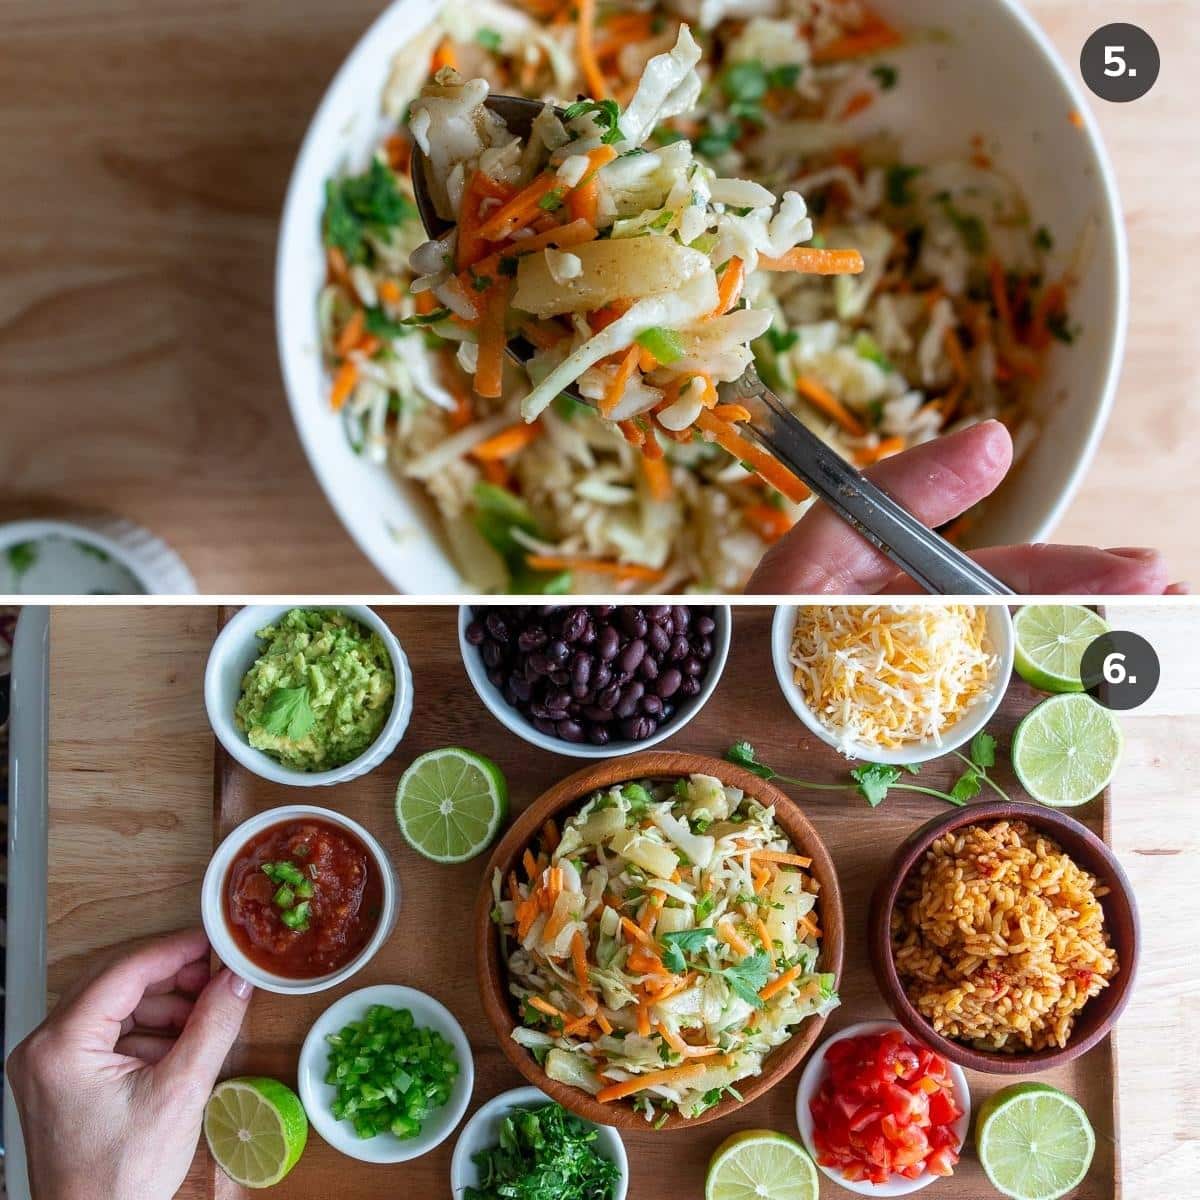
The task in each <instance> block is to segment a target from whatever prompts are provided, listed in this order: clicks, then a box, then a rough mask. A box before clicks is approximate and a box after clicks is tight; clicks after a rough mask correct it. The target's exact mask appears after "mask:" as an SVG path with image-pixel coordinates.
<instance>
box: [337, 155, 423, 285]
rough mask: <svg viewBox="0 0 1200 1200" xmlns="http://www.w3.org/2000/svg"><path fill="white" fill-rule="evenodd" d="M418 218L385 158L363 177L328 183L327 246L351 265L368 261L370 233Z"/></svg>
mask: <svg viewBox="0 0 1200 1200" xmlns="http://www.w3.org/2000/svg"><path fill="white" fill-rule="evenodd" d="M416 215H417V208H416V205H415V204H413V202H412V201H411V200H410V199H409V198H408V197H407V196H406V195H404V193H403V192H401V191H400V188H399V185H398V184H397V182H396V176H395V174H394V172H393V171H392V169H391V168H390V167H389V166H388V165H387V164H386V163H385V162H384V161H383V160H382V159H379V158H373V159H372V160H371V165H370V166H369V167H368V168H367V170H366V171H364V172H363V174H361V175H350V176H347V177H346V178H344V179H330V180H327V181H326V183H325V219H324V235H325V244H326V245H327V246H333V247H336V248H337V249H339V250H341V251H342V253H343V254H345V256H346V260H347V261H348V262H351V263H361V262H366V261H367V257H368V249H369V248H368V245H367V236H366V235H367V232H368V230H370V229H383V230H386V229H387V228H389V227H390V226H395V225H403V224H404V223H405V222H406V221H408V220H410V219H412V218H413V217H415V216H416Z"/></svg>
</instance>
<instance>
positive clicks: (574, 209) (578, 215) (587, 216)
mask: <svg viewBox="0 0 1200 1200" xmlns="http://www.w3.org/2000/svg"><path fill="white" fill-rule="evenodd" d="M599 204H600V184H599V183H598V181H597V180H596V177H595V175H593V176H592V177H591V178H590V179H585V180H584V181H583V182H582V183H581V184H580V185H579V186H578V187H575V188H572V189H571V190H570V191H569V192H568V193H567V212H568V213H570V215H571V218H572V219H573V220H576V221H587V223H588V224H589V225H595V224H596V216H597V213H598V209H599Z"/></svg>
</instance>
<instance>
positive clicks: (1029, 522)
mask: <svg viewBox="0 0 1200 1200" xmlns="http://www.w3.org/2000/svg"><path fill="white" fill-rule="evenodd" d="M875 6H876V8H877V9H878V10H879V11H880V13H881V14H882V15H883V16H884V17H886V18H888V19H890V20H892V21H893V22H894V23H896V24H899V25H900V26H901V27H902V28H904V29H907V30H936V31H937V33H938V36H937V37H929V36H922V37H919V38H914V39H913V44H911V45H906V46H904V47H901V48H898V49H897V50H895V51H894V52H889V55H888V58H889V61H894V62H895V63H896V64H897V65H898V66H899V67H900V70H901V71H902V73H903V76H904V79H905V81H906V86H904V87H902V88H896V89H894V90H892V91H891V92H888V93H887V94H885V95H884V96H883V97H882V98H881V101H880V102H879V103H878V104H877V105H875V106H874V107H873V108H872V109H871V110H870V111H869V112H868V113H866V114H863V115H862V116H861V117H858V118H855V120H856V121H860V122H861V123H862V127H863V132H864V134H865V133H867V132H869V131H870V130H871V129H872V128H874V127H875V126H877V125H883V126H885V127H887V128H889V129H892V130H895V131H896V132H898V133H899V135H900V140H901V143H902V146H903V148H904V151H905V154H906V156H907V157H908V159H909V160H910V161H927V160H929V159H930V158H932V157H934V156H936V155H938V154H941V153H945V152H946V151H948V150H951V149H953V150H955V151H956V152H958V151H961V148H962V147H963V146H965V145H966V144H967V143H968V141H969V139H970V138H971V136H972V135H973V134H976V133H980V132H982V133H983V134H984V135H985V136H986V137H987V140H988V148H989V151H990V152H992V153H993V154H994V155H995V157H996V158H997V160H998V161H1001V162H1003V164H1004V165H1005V167H1006V169H1008V170H1009V172H1010V173H1011V174H1012V175H1013V177H1014V178H1015V179H1016V180H1017V181H1018V183H1019V184H1020V185H1021V189H1022V191H1023V192H1024V194H1025V195H1026V196H1028V197H1029V198H1030V200H1031V203H1032V205H1033V208H1034V210H1035V212H1036V213H1037V216H1038V220H1039V221H1044V222H1045V223H1046V224H1047V225H1049V226H1050V227H1051V228H1052V229H1053V230H1054V232H1055V237H1056V244H1057V246H1058V247H1059V248H1060V249H1059V250H1056V252H1055V255H1056V257H1055V260H1054V261H1053V262H1052V268H1053V269H1054V270H1056V271H1057V270H1061V269H1063V268H1065V266H1066V265H1067V263H1068V261H1070V260H1072V259H1073V258H1074V257H1076V256H1079V257H1081V258H1082V260H1083V261H1082V264H1081V266H1080V268H1079V272H1078V282H1077V284H1076V286H1075V287H1074V288H1073V290H1072V293H1071V313H1072V317H1073V319H1074V320H1075V321H1076V322H1078V324H1079V325H1080V330H1081V331H1080V334H1079V336H1078V339H1077V340H1076V342H1075V344H1074V345H1073V346H1070V347H1066V346H1055V347H1054V348H1053V349H1052V351H1051V352H1050V356H1049V361H1048V364H1047V370H1046V372H1045V375H1044V377H1043V380H1042V382H1041V385H1040V390H1039V393H1038V398H1037V400H1036V402H1035V403H1036V404H1037V407H1038V408H1039V411H1040V412H1042V413H1044V414H1045V421H1044V424H1043V426H1042V430H1041V435H1040V437H1039V438H1038V439H1037V441H1036V443H1035V445H1034V446H1033V447H1032V449H1031V450H1030V452H1029V453H1028V455H1027V456H1026V457H1025V459H1024V460H1023V461H1022V463H1021V464H1020V466H1019V468H1018V469H1017V470H1015V471H1014V472H1013V473H1012V475H1011V476H1010V478H1009V480H1007V481H1006V483H1005V484H1004V485H1003V486H1002V487H1001V489H1000V490H999V491H998V492H997V493H996V495H995V496H994V497H993V498H992V499H991V500H990V501H989V502H988V504H987V505H986V507H985V508H984V510H982V512H981V515H980V518H979V520H978V522H977V523H976V525H975V526H974V527H973V528H972V529H971V530H970V532H969V535H968V538H967V540H968V541H969V542H971V543H972V544H977V545H993V544H1004V543H1011V542H1026V541H1037V540H1041V539H1044V538H1045V537H1046V536H1048V534H1049V533H1050V531H1051V530H1052V529H1053V528H1054V526H1055V524H1056V523H1057V522H1058V520H1059V518H1060V517H1061V515H1062V513H1063V511H1064V510H1065V508H1066V507H1067V505H1068V504H1069V502H1070V500H1071V498H1072V496H1073V494H1074V492H1075V491H1076V489H1077V487H1078V485H1079V483H1080V481H1081V479H1082V477H1083V474H1084V472H1085V470H1086V468H1087V466H1088V464H1089V462H1090V460H1091V458H1092V455H1093V453H1094V451H1095V449H1096V446H1097V444H1098V442H1099V438H1100V435H1101V433H1102V431H1103V428H1104V425H1105V422H1106V420H1107V417H1108V413H1109V410H1110V407H1111V404H1112V400H1113V396H1114V393H1115V389H1116V384H1117V379H1118V374H1119V369H1120V363H1121V359H1122V355H1123V350H1124V342H1125V330H1126V325H1127V317H1128V297H1127V277H1128V264H1127V250H1126V240H1125V233H1124V225H1123V218H1122V213H1121V206H1120V201H1119V198H1118V195H1117V188H1116V180H1115V176H1114V174H1113V171H1112V167H1111V165H1110V163H1109V159H1108V156H1107V153H1106V151H1105V149H1104V147H1103V144H1102V143H1101V140H1100V135H1099V130H1098V126H1097V124H1096V122H1095V120H1094V118H1093V117H1092V116H1091V114H1090V110H1089V109H1088V107H1087V102H1086V101H1085V99H1084V97H1083V93H1082V91H1081V90H1080V87H1079V85H1078V84H1077V82H1076V81H1075V77H1074V74H1073V72H1072V71H1070V70H1068V68H1067V66H1066V64H1064V63H1063V62H1062V60H1061V59H1060V58H1059V57H1058V55H1057V52H1056V51H1055V49H1054V47H1053V45H1052V43H1051V42H1050V40H1049V39H1048V38H1047V36H1046V35H1045V34H1044V33H1043V32H1042V31H1041V29H1040V27H1039V26H1038V25H1037V24H1036V23H1035V22H1034V20H1033V18H1032V17H1030V16H1029V14H1028V13H1027V12H1026V11H1025V10H1024V8H1023V7H1022V6H1021V4H1020V3H1019V2H1018V0H973V3H971V4H956V5H948V4H946V3H945V2H944V0H875ZM439 8H440V5H439V3H438V2H437V0H394V2H393V3H392V4H391V5H390V6H389V7H387V8H386V9H385V10H384V11H383V13H381V14H380V16H379V17H378V18H377V19H376V20H375V22H374V23H373V24H372V25H371V26H370V27H369V28H368V29H367V31H366V32H365V33H364V34H363V36H362V37H361V38H360V40H359V42H358V44H357V45H356V46H355V48H354V49H353V50H352V51H351V53H350V55H349V56H348V58H347V59H346V60H345V62H344V63H343V65H342V67H341V68H340V69H339V71H338V72H337V74H336V76H335V77H334V79H333V82H332V83H331V85H330V86H329V88H328V90H327V92H326V94H325V96H324V98H323V99H322V101H321V104H320V106H319V107H318V109H317V112H316V114H315V116H314V117H313V120H312V123H311V124H310V126H309V129H308V132H307V134H306V136H305V138H304V141H303V144H302V146H301V148H300V152H299V155H298V158H297V161H296V165H295V168H294V170H293V174H292V177H291V182H290V184H289V187H288V192H287V199H286V202H285V205H284V210H283V217H282V222H281V226H280V233H279V241H278V251H277V259H276V299H275V310H276V326H277V339H278V348H279V355H280V362H281V367H282V372H283V377H284V384H285V387H286V390H287V393H288V398H289V403H290V407H291V412H292V417H293V420H294V421H295V423H296V428H297V431H298V433H299V435H300V440H301V443H302V444H303V446H304V449H305V452H306V453H307V455H308V458H309V461H310V463H311V464H312V467H313V470H314V473H315V474H316V476H317V478H318V481H319V482H320V484H321V486H322V487H323V489H324V490H325V492H326V495H327V496H328V497H329V500H330V503H331V504H332V505H333V507H334V509H335V511H336V512H337V514H338V516H339V517H340V518H341V520H342V522H343V523H344V524H345V526H346V528H347V530H348V531H349V532H350V534H351V536H352V537H354V539H355V540H356V541H357V542H358V544H359V546H360V547H361V549H362V550H363V552H364V553H365V554H366V555H367V556H368V557H369V558H370V559H371V561H372V562H373V563H374V564H375V565H376V566H377V567H378V568H379V570H380V571H381V572H382V573H383V574H384V575H385V576H386V577H387V578H388V580H389V581H390V582H391V584H392V585H393V586H394V587H395V588H396V589H397V590H398V591H402V592H416V593H423V594H452V593H453V594H459V593H464V592H469V591H471V590H473V589H472V588H471V587H470V586H469V585H468V584H467V582H466V581H465V580H464V579H463V578H462V576H461V574H460V572H459V571H458V569H457V568H456V566H455V565H454V563H453V560H452V558H451V557H450V555H449V553H448V552H447V550H446V548H445V546H444V545H443V543H442V541H441V539H440V536H439V533H438V522H437V520H436V518H435V516H434V514H433V513H432V511H431V509H430V505H429V502H428V500H427V498H426V497H424V496H423V495H422V494H421V492H420V490H419V489H418V488H417V487H416V486H415V485H413V484H411V483H407V482H405V481H404V480H402V479H399V478H398V477H397V476H396V475H395V474H394V473H393V472H392V471H391V470H389V468H388V467H387V466H386V465H377V464H372V463H369V462H367V461H366V460H364V459H363V458H360V457H358V456H357V455H356V454H355V453H354V451H353V450H352V449H351V447H350V445H349V443H348V440H347V438H346V436H345V433H344V430H343V427H342V423H341V420H340V417H339V415H338V414H337V413H335V412H333V411H332V410H331V407H330V404H329V391H330V386H331V380H330V377H329V373H328V372H327V370H326V368H325V366H324V365H323V363H322V356H321V348H320V335H319V329H318V323H317V305H316V298H317V294H318V292H319V290H320V288H321V285H322V282H323V280H324V276H325V255H324V248H323V245H322V241H321V214H322V211H323V207H324V184H325V181H326V179H327V178H329V177H331V176H333V175H336V174H338V173H339V172H340V171H342V170H344V169H345V168H347V167H350V168H352V169H355V170H357V169H360V168H361V167H362V166H363V165H364V164H365V163H366V162H367V161H368V159H369V157H370V154H371V152H372V150H373V148H374V147H375V146H376V145H377V144H378V143H379V142H381V141H382V139H383V137H384V136H385V135H386V134H387V133H388V132H390V129H389V127H388V126H387V124H386V122H385V121H384V119H383V117H382V115H381V111H380V97H381V95H382V92H383V88H384V84H385V81H386V79H387V76H388V71H389V66H390V63H391V60H392V57H393V55H394V54H395V52H396V51H397V50H398V49H399V48H400V47H402V46H403V45H404V44H405V43H407V42H408V41H410V40H411V39H412V38H414V37H416V36H417V35H418V34H419V33H420V32H421V31H422V30H423V29H424V28H425V27H426V26H427V25H428V24H429V23H430V21H432V20H433V19H434V17H435V15H436V14H437V12H438V11H439ZM1015 79H1019V80H1020V86H1019V87H1015V86H1013V81H1014V80H1015ZM931 114H933V115H935V116H936V119H929V118H930V116H931ZM1073 121H1074V122H1076V123H1073ZM1095 536H1096V538H1097V539H1099V538H1100V537H1101V531H1100V530H1097V531H1096V535H1095Z"/></svg>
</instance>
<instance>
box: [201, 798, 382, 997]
mask: <svg viewBox="0 0 1200 1200" xmlns="http://www.w3.org/2000/svg"><path fill="white" fill-rule="evenodd" d="M306 818H308V819H315V820H320V821H326V822H328V823H329V824H330V825H336V826H337V827H338V828H340V829H345V830H347V831H348V832H350V833H352V834H353V835H354V836H355V837H356V838H358V840H359V841H360V842H362V844H363V845H364V846H366V848H367V850H368V851H369V853H370V855H371V857H372V858H373V859H374V860H375V866H376V868H377V869H378V871H379V875H380V878H381V880H382V882H383V907H382V910H381V911H380V914H379V924H378V925H377V926H376V927H375V932H374V933H373V934H372V935H371V940H370V941H369V942H367V944H366V945H365V946H364V947H363V948H362V951H361V952H360V953H359V954H358V956H357V957H356V958H354V959H352V960H351V961H350V962H348V963H347V964H346V965H345V966H344V967H342V968H341V970H339V971H334V972H332V973H330V974H328V975H319V976H317V977H316V978H313V979H289V978H287V977H286V976H283V975H275V974H273V973H272V972H270V971H267V970H264V969H263V968H262V967H260V966H258V965H257V964H255V963H254V962H252V961H251V960H250V959H249V958H248V957H247V956H246V955H245V954H244V953H243V952H242V950H241V948H240V947H239V946H238V944H237V942H236V941H235V940H234V938H233V934H232V933H231V932H230V930H229V924H228V922H227V921H226V918H225V887H226V881H227V879H228V877H229V868H230V867H231V866H232V865H233V861H234V859H235V858H237V856H238V853H239V852H240V851H241V850H242V848H243V847H244V846H245V845H246V843H247V842H248V841H250V839H251V838H253V837H255V836H256V835H257V834H259V833H262V832H263V831H264V830H266V829H270V828H272V827H273V826H275V825H283V824H287V823H288V822H291V821H303V820H305V819H306ZM399 913H400V881H399V879H397V877H396V872H395V871H394V870H393V868H392V863H391V859H389V858H388V855H387V851H386V850H384V848H383V847H382V846H381V845H380V844H379V842H378V841H377V840H376V839H375V838H374V837H372V836H371V834H369V833H368V832H367V831H366V830H365V829H364V828H363V827H362V826H361V825H360V824H359V823H358V822H357V821H352V820H350V818H349V817H345V816H343V815H342V814H341V813H338V812H334V811H333V810H332V809H328V808H317V807H316V806H315V805H312V804H291V805H286V806H285V807H283V808H272V809H269V810H268V811H267V812H264V813H259V814H258V816H256V817H251V818H250V819H249V820H248V821H243V822H242V823H241V824H240V825H239V826H238V827H237V828H236V829H235V830H233V832H232V833H230V834H229V836H228V837H226V838H225V840H224V841H223V842H222V843H221V844H220V845H219V846H218V847H217V848H216V850H215V851H214V852H213V856H212V858H211V859H209V862H208V869H207V870H206V871H205V872H204V882H203V884H201V887H200V915H201V918H202V920H203V922H204V931H205V933H207V934H208V941H209V945H211V946H212V948H213V951H214V952H215V953H216V955H217V957H218V958H219V959H220V960H221V961H222V962H223V963H224V964H225V965H226V966H227V967H229V968H230V970H232V971H234V972H235V973H236V974H238V975H240V976H241V977H242V978H243V979H247V980H249V981H250V982H251V983H252V984H254V986H255V987H257V988H262V989H263V991H265V992H278V993H279V994H281V995H285V996H308V995H311V994H312V993H313V992H323V991H325V990H326V989H327V988H331V987H336V986H337V985H338V984H339V983H345V981H346V980H347V979H349V978H350V977H351V976H352V975H354V974H355V973H356V972H358V971H359V970H361V969H362V968H363V967H365V966H366V965H367V963H369V962H370V961H371V959H372V958H373V957H374V956H375V954H376V952H377V951H378V950H379V948H380V947H381V946H382V945H383V944H384V942H386V941H387V940H388V938H389V937H390V936H391V933H392V930H393V929H394V928H395V926H396V918H397V916H398V915H399Z"/></svg>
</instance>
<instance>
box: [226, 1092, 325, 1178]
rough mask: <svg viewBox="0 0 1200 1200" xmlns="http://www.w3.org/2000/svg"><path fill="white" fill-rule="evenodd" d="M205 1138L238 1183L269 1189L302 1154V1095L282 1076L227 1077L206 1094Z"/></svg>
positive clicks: (304, 1125)
mask: <svg viewBox="0 0 1200 1200" xmlns="http://www.w3.org/2000/svg"><path fill="white" fill-rule="evenodd" d="M204 1136H205V1138H206V1139H207V1140H208V1148H209V1150H211V1151H212V1156H213V1158H215V1159H216V1161H217V1166H219V1167H220V1168H221V1170H222V1171H224V1172H225V1174H226V1175H228V1176H229V1178H230V1179H232V1180H233V1182H234V1183H238V1184H241V1186H242V1187H247V1188H265V1187H271V1186H272V1185H273V1184H276V1183H278V1182H279V1181H280V1180H281V1179H282V1178H283V1177H284V1176H285V1175H286V1174H287V1173H288V1172H289V1171H290V1170H291V1169H292V1168H293V1167H294V1166H295V1165H296V1162H297V1161H298V1160H299V1158H300V1155H301V1154H302V1153H303V1152H304V1145H305V1143H306V1142H307V1141H308V1118H307V1117H306V1116H305V1115H304V1105H302V1104H301V1103H300V1097H299V1096H297V1095H296V1093H295V1092H293V1091H292V1089H291V1088H290V1087H288V1086H287V1085H286V1084H283V1083H280V1082H279V1080H278V1079H264V1078H262V1077H261V1076H247V1077H245V1078H242V1079H227V1080H226V1081H225V1082H224V1083H218V1084H217V1086H216V1089H215V1090H214V1091H213V1094H212V1095H211V1096H210V1097H209V1098H208V1104H207V1105H206V1106H205V1109H204Z"/></svg>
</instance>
